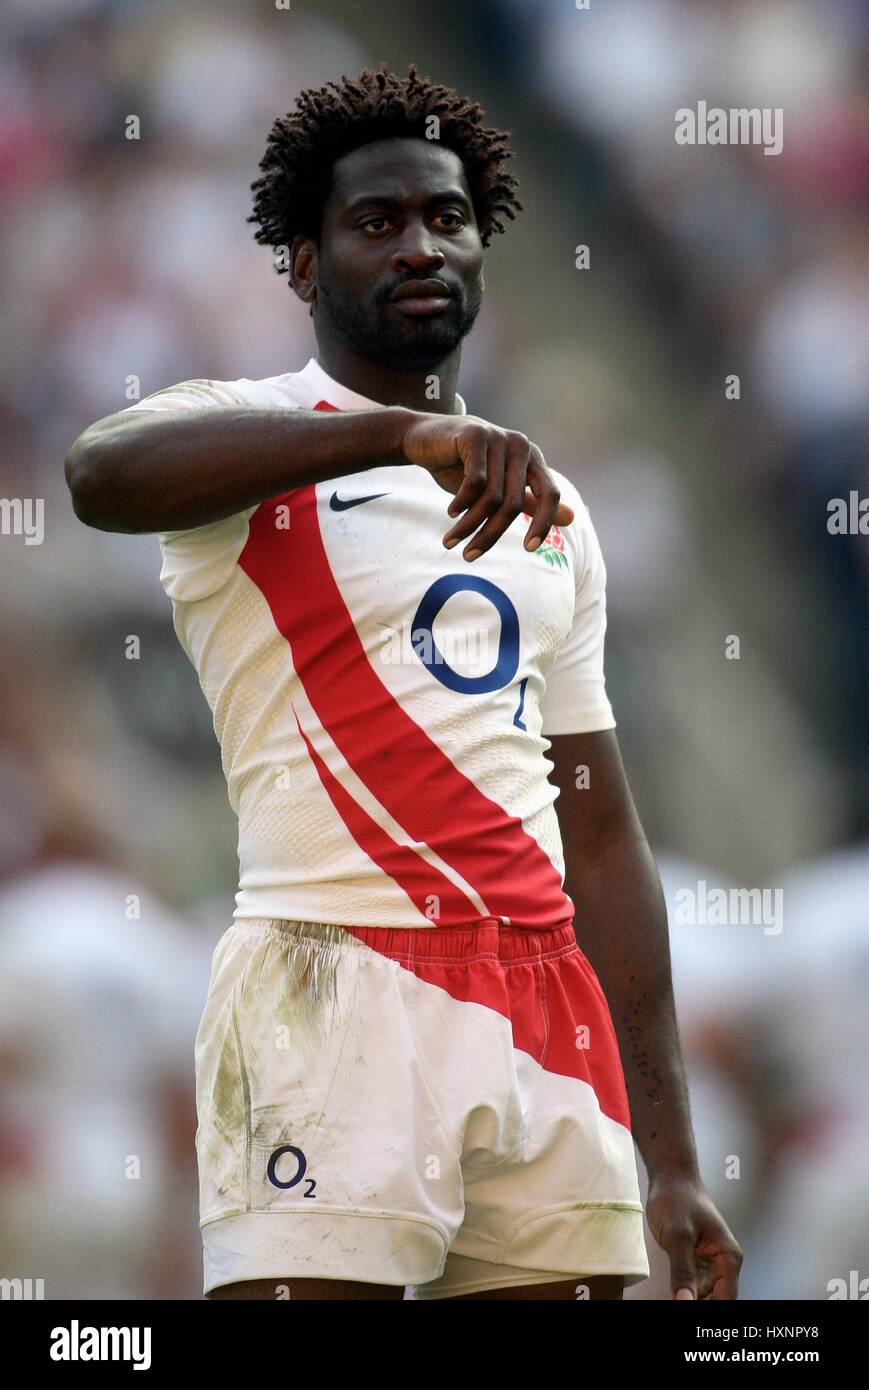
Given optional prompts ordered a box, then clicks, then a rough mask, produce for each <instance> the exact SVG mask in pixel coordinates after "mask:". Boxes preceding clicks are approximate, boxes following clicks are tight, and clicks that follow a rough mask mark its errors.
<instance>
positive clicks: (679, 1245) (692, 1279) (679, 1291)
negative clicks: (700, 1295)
mask: <svg viewBox="0 0 869 1390" xmlns="http://www.w3.org/2000/svg"><path fill="white" fill-rule="evenodd" d="M666 1250H667V1254H668V1255H669V1256H670V1287H671V1289H672V1290H673V1297H674V1298H676V1299H689V1298H696V1297H697V1265H696V1262H695V1258H694V1235H693V1233H692V1232H684V1233H681V1234H679V1235H678V1236H674V1237H673V1238H672V1239H670V1240H669V1241H668V1242H667V1245H666Z"/></svg>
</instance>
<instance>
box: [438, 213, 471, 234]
mask: <svg viewBox="0 0 869 1390" xmlns="http://www.w3.org/2000/svg"><path fill="white" fill-rule="evenodd" d="M435 221H436V222H444V221H446V222H447V224H448V226H447V230H448V231H453V230H455V229H456V228H457V227H464V225H465V219H464V218H463V217H462V215H461V213H458V212H439V213H438V215H437V217H436V218H435Z"/></svg>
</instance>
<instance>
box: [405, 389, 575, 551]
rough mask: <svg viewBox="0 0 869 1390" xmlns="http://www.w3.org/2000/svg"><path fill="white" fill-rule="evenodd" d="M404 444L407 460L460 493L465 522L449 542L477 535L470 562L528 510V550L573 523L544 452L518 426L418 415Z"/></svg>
mask: <svg viewBox="0 0 869 1390" xmlns="http://www.w3.org/2000/svg"><path fill="white" fill-rule="evenodd" d="M401 449H402V453H403V455H404V457H405V458H406V459H407V461H408V463H415V464H418V465H419V467H420V468H425V469H427V471H428V472H429V473H431V475H432V477H433V478H434V480H435V482H436V483H437V484H438V485H439V486H440V487H442V488H443V489H444V491H445V492H452V493H454V494H455V497H454V500H453V501H452V502H451V503H450V505H449V507H448V508H447V511H448V513H449V515H450V516H460V520H459V521H457V522H456V524H455V526H453V527H452V528H451V530H449V531H447V533H446V535H445V536H444V545H445V546H446V547H447V549H449V548H450V547H452V546H454V545H457V544H458V543H459V541H462V540H465V539H466V537H468V536H470V537H471V540H470V541H469V543H468V544H467V545H466V546H465V549H464V550H463V551H462V555H463V556H464V558H465V559H466V560H476V559H477V557H478V556H479V555H482V554H483V553H484V552H485V551H487V550H489V549H491V547H492V546H493V545H494V544H495V542H496V541H497V540H498V539H499V538H500V537H501V536H502V535H503V534H504V532H505V531H506V530H507V527H508V526H509V525H510V524H511V523H512V522H513V521H515V519H516V517H517V516H519V515H520V513H522V512H526V513H528V514H529V515H530V516H531V525H530V526H529V527H528V531H527V534H526V536H525V542H524V544H525V549H526V550H536V549H537V547H538V546H539V545H541V544H542V542H543V541H544V540H545V539H546V537H547V535H548V534H549V529H550V527H551V526H552V524H553V522H555V523H556V524H557V525H559V526H567V525H568V524H569V523H570V522H571V521H572V520H573V511H572V510H571V508H570V507H568V506H567V505H566V503H564V502H561V501H560V500H559V497H560V494H559V491H558V488H557V486H556V484H555V481H554V479H553V477H552V475H551V473H550V472H549V469H548V468H547V467H546V462H545V460H544V458H543V454H542V453H541V452H540V450H539V449H538V447H537V445H536V444H532V443H531V441H530V440H529V439H527V438H526V436H525V435H524V434H520V433H519V432H518V431H517V430H504V429H501V428H500V427H499V426H498V425H492V424H490V423H489V421H488V420H481V419H480V418H479V417H478V416H476V415H420V414H418V413H417V412H414V414H413V418H412V420H411V422H410V423H409V425H408V426H407V429H406V430H405V432H404V435H403V437H402V441H401ZM461 513H464V515H463V516H461ZM478 527H479V528H480V529H479V530H478V529H477V528H478ZM473 533H476V534H473Z"/></svg>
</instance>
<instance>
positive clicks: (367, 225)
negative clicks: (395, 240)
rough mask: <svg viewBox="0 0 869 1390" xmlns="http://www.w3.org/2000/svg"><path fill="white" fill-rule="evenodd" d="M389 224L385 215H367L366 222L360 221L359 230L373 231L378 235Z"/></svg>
mask: <svg viewBox="0 0 869 1390" xmlns="http://www.w3.org/2000/svg"><path fill="white" fill-rule="evenodd" d="M388 225H389V223H388V222H387V220H386V218H385V217H366V219H365V221H364V222H360V223H359V230H360V232H372V233H373V234H374V235H375V236H376V235H377V233H378V232H382V231H383V229H384V227H387V226H388Z"/></svg>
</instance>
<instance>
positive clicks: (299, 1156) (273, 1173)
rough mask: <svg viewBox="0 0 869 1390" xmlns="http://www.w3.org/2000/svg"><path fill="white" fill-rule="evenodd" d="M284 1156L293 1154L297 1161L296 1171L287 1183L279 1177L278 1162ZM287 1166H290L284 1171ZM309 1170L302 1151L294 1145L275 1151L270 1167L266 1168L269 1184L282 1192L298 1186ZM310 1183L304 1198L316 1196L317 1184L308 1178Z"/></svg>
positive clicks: (284, 1146) (303, 1194) (284, 1145)
mask: <svg viewBox="0 0 869 1390" xmlns="http://www.w3.org/2000/svg"><path fill="white" fill-rule="evenodd" d="M284 1154H292V1156H293V1158H294V1159H295V1160H296V1171H295V1173H294V1174H293V1176H292V1177H291V1178H290V1179H289V1181H287V1182H284V1181H283V1180H282V1179H281V1178H279V1177H278V1162H279V1160H280V1159H282V1158H283V1156H284ZM287 1166H288V1165H286V1164H284V1165H283V1167H284V1169H286V1167H287ZM307 1168H308V1160H307V1159H306V1158H305V1155H304V1154H303V1153H302V1150H301V1149H297V1148H295V1147H294V1146H293V1145H292V1144H282V1145H281V1147H280V1148H279V1149H275V1151H274V1153H273V1154H272V1156H271V1158H270V1159H269V1162H268V1167H267V1168H266V1173H267V1174H268V1179H269V1182H270V1183H271V1184H272V1187H279V1188H281V1190H282V1191H286V1190H287V1189H288V1188H290V1187H297V1186H298V1184H299V1183H300V1182H301V1181H302V1179H303V1178H304V1176H305V1173H306V1171H307ZM308 1182H309V1183H310V1187H309V1188H308V1190H307V1192H303V1193H302V1196H303V1197H313V1196H314V1188H315V1187H316V1186H317V1184H316V1182H315V1180H314V1179H313V1178H308Z"/></svg>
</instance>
